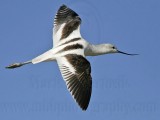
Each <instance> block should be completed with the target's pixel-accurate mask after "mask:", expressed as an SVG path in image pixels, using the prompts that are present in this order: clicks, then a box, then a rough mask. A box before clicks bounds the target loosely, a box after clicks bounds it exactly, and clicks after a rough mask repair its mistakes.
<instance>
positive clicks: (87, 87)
mask: <svg viewBox="0 0 160 120" xmlns="http://www.w3.org/2000/svg"><path fill="white" fill-rule="evenodd" d="M64 57H65V60H67V61H66V62H67V63H68V64H67V63H65V62H64V60H62V61H61V62H60V59H59V60H57V61H58V65H59V68H60V71H61V74H62V76H63V78H64V80H65V81H66V84H67V88H68V90H69V91H70V93H71V95H72V96H73V98H74V99H75V101H76V102H77V103H78V104H79V106H80V107H81V108H82V110H86V109H87V107H88V105H89V101H90V97H91V92H92V78H91V67H90V63H89V62H88V61H87V60H86V59H85V58H84V57H83V56H81V55H76V54H68V55H65V56H64ZM72 69H74V72H73V70H72Z"/></svg>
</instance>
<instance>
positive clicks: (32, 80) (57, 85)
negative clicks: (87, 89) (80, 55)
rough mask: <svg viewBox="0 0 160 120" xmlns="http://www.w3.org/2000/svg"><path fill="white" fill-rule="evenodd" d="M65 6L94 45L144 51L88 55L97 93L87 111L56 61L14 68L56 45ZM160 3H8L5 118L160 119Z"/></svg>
mask: <svg viewBox="0 0 160 120" xmlns="http://www.w3.org/2000/svg"><path fill="white" fill-rule="evenodd" d="M62 4H66V5H67V6H69V7H70V8H72V9H73V10H74V11H76V12H77V13H78V14H79V15H80V16H81V18H82V25H81V34H82V36H83V37H84V38H85V39H87V40H88V41H89V42H90V43H94V44H99V43H112V44H115V45H116V46H117V48H119V50H122V51H125V52H128V53H138V54H140V55H139V56H126V55H122V54H113V55H104V56H98V57H87V59H88V60H89V61H90V63H91V65H92V77H93V90H92V91H93V92H92V97H91V101H90V104H89V107H88V109H87V111H85V112H84V111H81V109H80V108H79V107H78V106H77V104H76V103H74V101H73V99H72V97H71V96H70V94H69V92H68V90H67V88H66V86H65V83H64V81H63V79H62V77H61V74H60V72H59V69H58V66H57V64H56V63H54V62H48V63H40V64H36V65H32V64H31V65H27V66H24V67H22V68H18V69H14V70H7V69H5V68H4V67H5V66H6V65H8V64H10V63H14V62H21V61H26V60H29V59H32V58H34V57H36V56H37V55H39V54H41V53H43V52H45V51H47V50H48V49H50V48H52V26H53V18H54V15H55V13H56V11H57V9H58V8H59V6H60V5H62ZM159 6H160V1H158V0H123V1H122V0H101V1H96V0H94V1H93V0H83V1H82V0H76V1H73V0H65V1H64V0H45V1H44V0H14V1H13V0H1V1H0V43H1V44H0V55H1V59H0V63H1V64H0V119H1V120H64V119H70V120H75V119H77V120H81V119H92V120H97V119H101V120H159V119H160V94H159V91H160V87H159V86H160V63H159V61H160V55H159V51H160V15H159V12H160V7H159Z"/></svg>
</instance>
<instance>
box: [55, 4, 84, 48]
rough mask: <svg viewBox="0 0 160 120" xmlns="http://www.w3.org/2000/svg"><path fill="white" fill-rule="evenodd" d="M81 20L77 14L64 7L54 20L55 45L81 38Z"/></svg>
mask: <svg viewBox="0 0 160 120" xmlns="http://www.w3.org/2000/svg"><path fill="white" fill-rule="evenodd" d="M80 24H81V19H80V17H79V16H78V14H77V13H76V12H74V11H73V10H71V9H70V8H68V7H67V6H66V5H62V6H61V7H60V8H59V10H58V12H57V14H56V16H55V19H54V28H53V44H54V47H55V46H58V45H59V44H60V42H64V41H65V40H67V39H68V40H70V39H73V38H81V35H80V30H79V29H80Z"/></svg>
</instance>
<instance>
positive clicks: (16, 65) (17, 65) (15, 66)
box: [6, 61, 32, 69]
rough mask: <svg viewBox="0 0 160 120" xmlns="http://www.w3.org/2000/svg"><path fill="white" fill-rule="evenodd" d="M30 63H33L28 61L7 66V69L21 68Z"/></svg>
mask: <svg viewBox="0 0 160 120" xmlns="http://www.w3.org/2000/svg"><path fill="white" fill-rule="evenodd" d="M29 63H32V61H27V62H22V63H14V64H11V65H9V66H7V67H6V68H8V69H13V68H17V67H21V66H23V65H26V64H29Z"/></svg>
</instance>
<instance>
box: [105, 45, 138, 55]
mask: <svg viewBox="0 0 160 120" xmlns="http://www.w3.org/2000/svg"><path fill="white" fill-rule="evenodd" d="M105 49H106V52H107V53H121V54H125V55H138V54H129V53H126V52H122V51H120V50H118V49H117V47H116V46H114V45H112V44H105Z"/></svg>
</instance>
